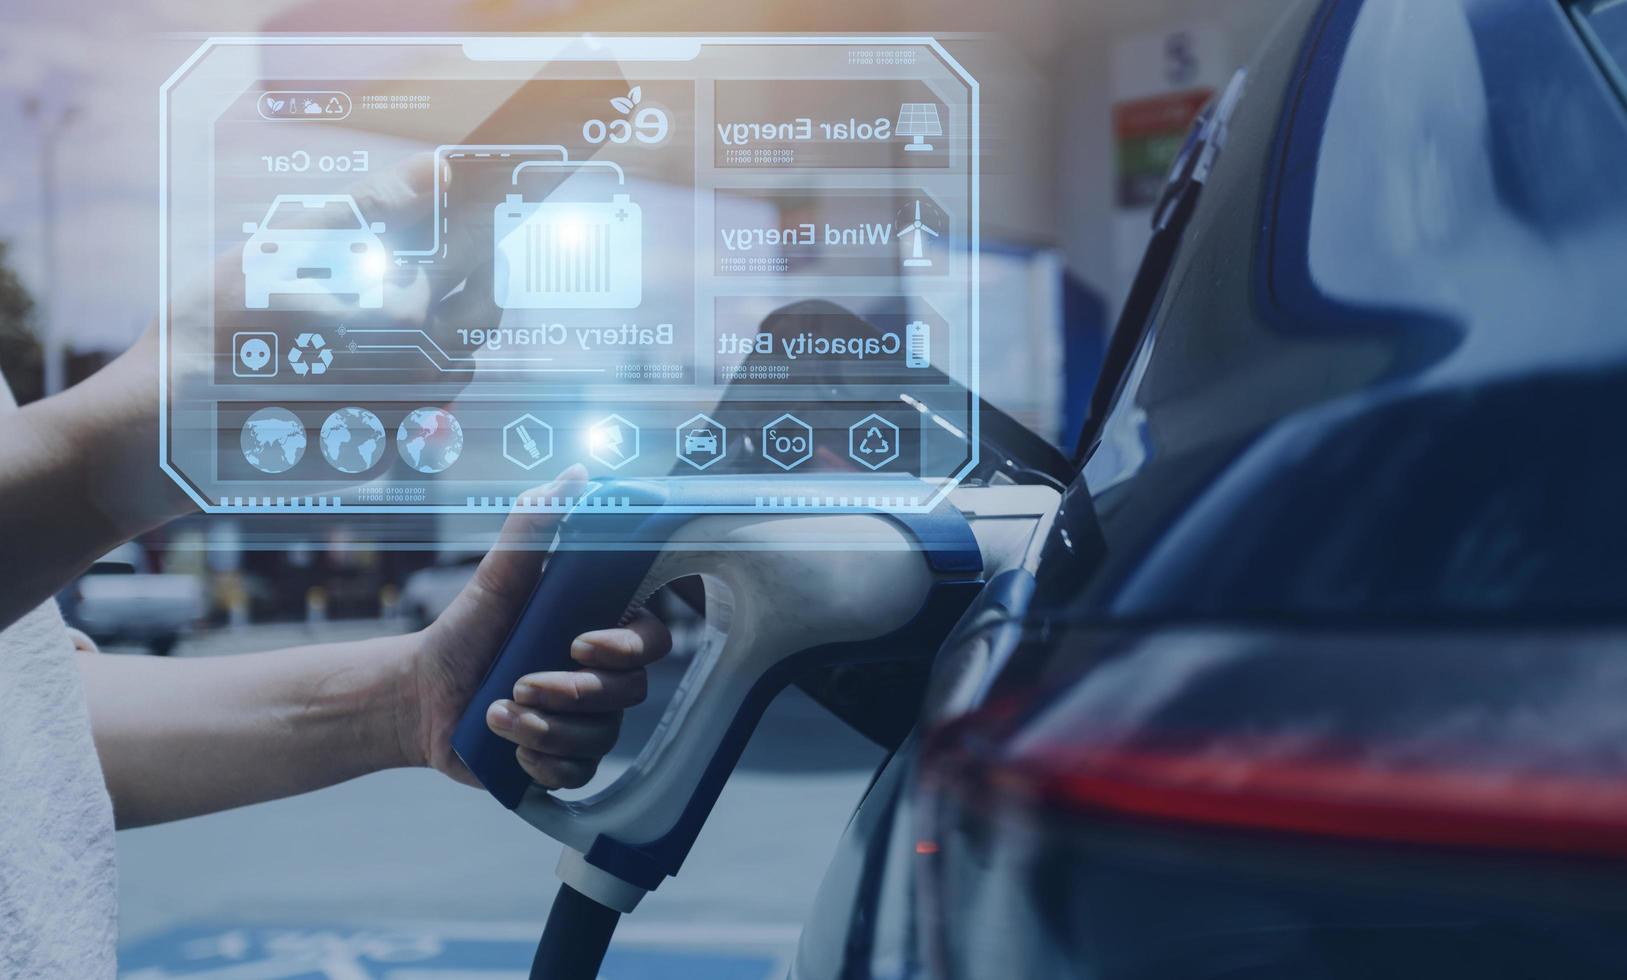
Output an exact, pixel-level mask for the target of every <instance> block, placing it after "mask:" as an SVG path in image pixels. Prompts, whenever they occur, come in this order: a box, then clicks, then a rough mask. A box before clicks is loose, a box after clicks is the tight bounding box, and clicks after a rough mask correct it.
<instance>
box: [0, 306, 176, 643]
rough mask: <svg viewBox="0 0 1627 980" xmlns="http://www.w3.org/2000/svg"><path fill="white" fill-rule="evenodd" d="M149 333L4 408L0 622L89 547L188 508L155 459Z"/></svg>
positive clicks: (37, 599)
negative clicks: (120, 352) (56, 389)
mask: <svg viewBox="0 0 1627 980" xmlns="http://www.w3.org/2000/svg"><path fill="white" fill-rule="evenodd" d="M153 343H154V341H153V340H152V339H151V338H143V339H142V340H141V341H139V342H138V343H137V344H136V346H135V347H133V348H132V349H131V350H130V351H129V352H128V353H126V354H125V355H124V356H123V357H120V358H119V359H118V360H117V361H115V362H114V363H113V364H111V365H109V366H108V367H107V368H105V369H104V370H102V371H101V372H99V373H97V374H96V375H95V376H94V377H92V378H90V379H88V380H86V381H85V382H84V383H83V384H80V385H77V386H75V387H74V388H71V389H69V390H68V391H65V392H63V393H61V394H59V395H55V396H53V397H51V398H47V399H44V400H43V401H39V402H35V403H34V404H32V405H28V406H26V407H25V408H23V409H22V410H21V411H18V412H15V413H7V414H6V415H5V417H4V420H3V424H4V427H5V436H4V437H3V438H0V570H3V571H0V579H3V580H4V582H5V588H4V589H0V628H3V627H4V626H6V625H8V624H10V623H12V622H13V621H15V620H16V619H17V618H18V617H19V616H21V615H22V614H23V613H25V612H27V611H28V610H30V609H32V608H34V607H35V606H37V605H39V603H41V602H43V601H44V600H45V599H47V598H49V597H50V596H51V595H53V594H54V593H56V592H57V591H59V590H60V589H62V588H63V587H64V586H66V585H67V584H68V583H70V582H72V581H73V579H74V577H75V576H76V575H78V574H79V573H80V572H81V571H83V570H84V569H85V568H86V567H88V566H89V565H90V563H91V562H93V561H95V560H96V559H97V558H98V557H100V556H101V555H103V554H105V553H106V552H108V551H110V550H111V549H112V548H113V547H115V546H116V545H119V544H121V543H123V542H125V541H128V540H129V539H131V538H133V537H135V536H136V535H138V534H140V533H141V532H143V531H146V530H149V529H151V528H153V527H156V526H158V525H159V524H162V523H163V522H164V521H166V520H169V519H170V518H172V517H176V516H178V515H180V514H182V513H184V512H186V510H188V509H189V508H190V502H189V501H188V499H187V498H186V497H185V496H184V495H183V494H182V493H181V492H180V490H179V488H177V487H176V486H175V485H174V484H172V483H171V482H170V481H169V480H168V478H166V477H165V476H164V474H163V472H162V471H160V470H159V468H158V383H157V373H156V357H155V356H154V354H153V351H152V350H151V348H152V346H153Z"/></svg>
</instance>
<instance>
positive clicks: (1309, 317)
mask: <svg viewBox="0 0 1627 980" xmlns="http://www.w3.org/2000/svg"><path fill="white" fill-rule="evenodd" d="M1618 59H1619V60H1618ZM1621 65H1627V3H1621V2H1616V0H1598V2H1592V3H1569V4H1567V3H1563V2H1560V0H1325V2H1317V0H1299V2H1293V3H1285V4H1284V13H1283V15H1282V19H1281V21H1280V24H1279V25H1278V27H1277V29H1276V31H1275V32H1274V34H1273V35H1272V36H1271V37H1270V38H1269V39H1268V40H1267V42H1266V43H1265V45H1264V46H1263V47H1262V49H1261V51H1260V52H1259V54H1258V55H1257V57H1256V58H1255V59H1254V60H1253V61H1252V62H1251V63H1250V64H1249V65H1248V66H1247V68H1246V69H1245V70H1244V71H1241V72H1240V73H1239V74H1238V76H1237V77H1236V78H1235V79H1234V80H1233V83H1232V86H1231V87H1230V88H1229V89H1228V90H1227V91H1226V93H1225V95H1224V96H1223V97H1221V98H1220V99H1218V100H1217V102H1216V103H1215V104H1214V105H1213V106H1211V108H1210V109H1209V110H1208V112H1207V114H1206V115H1205V117H1204V119H1203V120H1201V121H1200V124H1199V126H1198V128H1197V130H1196V131H1195V132H1194V135H1193V138H1192V140H1191V141H1190V142H1189V143H1188V145H1187V147H1186V149H1185V151H1184V152H1183V155H1182V158H1181V161H1180V163H1179V164H1178V165H1177V167H1176V169H1175V172H1174V173H1173V174H1172V176H1171V179H1170V183H1169V186H1168V188H1167V190H1166V194H1165V197H1164V200H1163V202H1162V203H1161V205H1160V207H1159V209H1158V212H1157V215H1156V219H1155V222H1156V224H1155V235H1154V238H1153V241H1152V244H1151V246H1150V248H1149V250H1148V252H1147V255H1146V257H1145V260H1144V263H1143V266H1142V269H1141V272H1140V275H1139V277H1138V278H1137V280H1136V282H1135V286H1134V290H1133V293H1132V295H1131V297H1130V300H1129V303H1128V305H1127V308H1126V310H1125V312H1124V314H1123V317H1122V319H1121V321H1120V323H1119V326H1118V329H1117V331H1116V333H1115V335H1114V338H1113V341H1112V346H1111V348H1110V350H1109V352H1108V356H1107V360H1106V365H1105V368H1104V370H1103V374H1102V377H1101V379H1100V381H1099V383H1098V385H1097V387H1096V391H1095V395H1094V398H1093V403H1092V413H1091V416H1090V419H1089V421H1088V423H1087V424H1086V428H1085V431H1084V433H1083V436H1082V439H1081V442H1080V448H1079V451H1078V454H1077V456H1076V458H1075V459H1074V460H1073V462H1072V464H1071V469H1070V471H1069V472H1067V473H1065V474H1064V475H1065V476H1066V477H1067V478H1068V479H1071V480H1072V483H1071V485H1070V486H1069V488H1068V491H1067V494H1066V497H1065V512H1064V514H1063V516H1062V518H1061V519H1060V521H1059V523H1058V526H1057V529H1056V531H1055V532H1054V533H1053V535H1052V539H1051V541H1050V543H1049V545H1048V548H1047V552H1046V557H1045V559H1044V561H1043V563H1042V564H1041V565H1040V568H1039V572H1038V574H1037V575H1036V576H1035V577H1034V579H1033V580H1031V581H1017V582H1006V583H1002V587H1001V588H998V589H991V590H990V591H989V592H987V593H986V594H985V595H984V597H983V598H982V599H981V600H979V605H978V607H977V609H976V610H975V611H974V614H973V615H971V616H969V617H968V619H967V620H966V621H964V622H963V623H962V626H961V628H960V630H959V631H958V633H957V635H956V636H955V637H954V638H953V639H952V640H951V643H950V645H949V646H948V647H946V648H945V650H944V651H943V653H942V654H941V655H940V657H939V660H938V663H937V665H936V668H935V669H936V671H937V675H936V676H935V677H934V678H933V682H932V684H931V685H930V686H929V687H928V693H927V695H926V703H925V705H924V706H923V708H922V712H923V716H922V721H921V724H919V725H918V726H917V727H916V728H915V730H914V731H913V732H912V733H911V734H910V735H909V736H908V737H907V738H906V739H904V741H903V743H902V745H901V747H900V748H899V749H898V750H897V751H896V752H895V753H894V755H893V756H892V757H891V759H890V761H889V763H888V764H887V766H886V767H885V769H884V770H883V771H882V772H881V774H880V775H879V776H878V778H877V780H876V782H875V784H874V785H873V787H872V788H871V790H870V792H869V794H868V795H867V798H866V799H865V801H864V802H863V804H862V805H861V807H860V809H859V810H858V812H857V813H856V814H855V816H854V819H853V822H852V825H851V826H850V828H849V830H848V833H847V835H846V838H845V840H844V842H843V845H842V848H841V851H840V853H839V854H838V855H837V857H836V859H835V860H834V862H833V864H832V867H831V870H830V872H829V875H828V877H827V879H826V881H825V884H824V886H823V888H822V891H821V895H820V900H819V903H818V907H817V910H816V912H815V915H814V916H813V918H812V920H811V921H810V922H809V923H808V925H807V927H806V930H805V932H804V937H803V942H802V948H801V951H800V952H799V954H798V957H797V962H796V965H795V968H794V970H793V975H794V976H795V977H797V978H798V980H834V978H883V977H886V978H902V977H918V976H934V977H949V978H969V980H983V978H1030V977H1089V978H1098V980H1132V978H1135V980H1140V978H1165V977H1169V978H1227V980H1233V978H1283V980H1312V978H1339V980H1343V978H1366V977H1430V978H1442V977H1474V978H1515V977H1518V978H1544V980H1546V978H1562V977H1595V976H1599V977H1604V976H1623V975H1627V887H1624V885H1627V864H1624V858H1627V629H1624V623H1627V101H1624V92H1627V87H1624V82H1623V74H1622V70H1621ZM1011 452H1012V454H1013V455H1015V456H1018V457H1020V455H1021V449H1016V450H1011ZM973 650H975V651H977V655H976V656H972V655H970V654H969V653H968V651H973ZM948 672H958V674H959V675H961V676H956V677H952V678H950V677H946V676H945V675H946V673H948ZM968 673H972V674H975V675H976V676H973V677H971V678H968V677H967V676H965V675H966V674H968ZM968 680H970V683H968ZM968 691H971V692H972V693H971V694H968V693H967V692H968Z"/></svg>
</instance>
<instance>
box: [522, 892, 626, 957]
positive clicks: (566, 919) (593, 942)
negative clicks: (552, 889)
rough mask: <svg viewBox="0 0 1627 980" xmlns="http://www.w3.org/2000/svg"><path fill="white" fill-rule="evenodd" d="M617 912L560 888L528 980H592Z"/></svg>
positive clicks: (606, 946) (606, 948)
mask: <svg viewBox="0 0 1627 980" xmlns="http://www.w3.org/2000/svg"><path fill="white" fill-rule="evenodd" d="M620 919H621V913H620V912H617V911H616V910H615V909H612V908H606V907H605V906H603V905H600V904H599V903H598V902H595V901H594V900H593V899H591V898H588V897H587V896H586V895H584V894H582V893H581V892H579V891H577V890H576V889H574V888H572V887H571V886H570V885H560V886H559V894H558V895H556V896H554V907H553V908H552V909H551V910H550V911H549V912H548V924H547V925H546V926H544V927H543V930H542V939H541V940H540V941H539V942H538V943H537V955H536V957H535V958H534V959H533V960H532V961H531V980H596V978H597V977H598V976H599V967H600V965H601V964H603V963H604V954H605V952H606V951H607V950H609V949H610V937H611V936H612V935H614V934H615V932H616V923H617V922H618V921H619V920H620Z"/></svg>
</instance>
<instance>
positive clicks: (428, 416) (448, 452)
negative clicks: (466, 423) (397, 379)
mask: <svg viewBox="0 0 1627 980" xmlns="http://www.w3.org/2000/svg"><path fill="white" fill-rule="evenodd" d="M395 448H396V451H397V452H399V453H401V458H402V459H403V460H405V461H406V463H407V465H408V466H410V467H412V468H413V469H415V470H417V471H418V472H420V473H439V472H441V471H442V470H444V469H446V468H447V467H448V466H451V465H452V464H453V463H456V462H457V461H458V456H459V455H460V454H462V452H463V426H462V425H460V424H459V423H458V420H457V419H456V418H455V417H454V416H453V415H452V413H451V412H448V411H447V410H445V409H444V408H434V407H425V408H415V409H413V410H412V411H410V412H408V413H407V417H406V418H404V419H402V420H401V426H400V428H398V429H396V433H395Z"/></svg>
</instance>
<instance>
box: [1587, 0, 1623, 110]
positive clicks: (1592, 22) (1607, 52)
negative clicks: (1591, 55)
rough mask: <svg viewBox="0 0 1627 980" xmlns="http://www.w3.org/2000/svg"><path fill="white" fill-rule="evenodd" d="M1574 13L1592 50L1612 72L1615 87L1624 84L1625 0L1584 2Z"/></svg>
mask: <svg viewBox="0 0 1627 980" xmlns="http://www.w3.org/2000/svg"><path fill="white" fill-rule="evenodd" d="M1576 12H1577V14H1579V15H1580V19H1581V23H1582V25H1583V30H1584V33H1585V34H1589V35H1591V37H1590V38H1589V40H1590V41H1591V42H1592V43H1593V46H1594V50H1595V51H1596V52H1597V53H1598V55H1599V57H1600V58H1602V59H1604V60H1605V61H1606V62H1607V63H1608V64H1607V67H1610V68H1612V69H1614V74H1615V80H1616V82H1617V84H1618V85H1621V84H1622V82H1623V81H1627V0H1584V2H1582V3H1578V4H1577V5H1576ZM1623 94H1624V95H1627V92H1624V93H1623Z"/></svg>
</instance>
